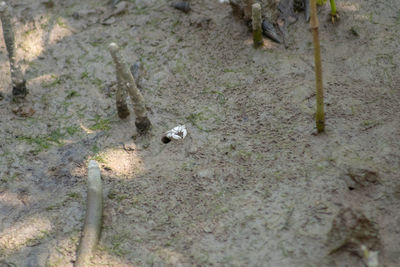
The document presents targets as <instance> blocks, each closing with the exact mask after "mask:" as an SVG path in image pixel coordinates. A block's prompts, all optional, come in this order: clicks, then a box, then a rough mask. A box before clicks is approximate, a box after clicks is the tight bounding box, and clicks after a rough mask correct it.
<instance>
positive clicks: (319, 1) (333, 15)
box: [317, 0, 339, 23]
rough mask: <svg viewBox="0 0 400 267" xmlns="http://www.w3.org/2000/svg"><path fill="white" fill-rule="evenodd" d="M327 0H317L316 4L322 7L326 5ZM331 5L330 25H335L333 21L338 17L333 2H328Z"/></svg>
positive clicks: (332, 0) (333, 0) (331, 0)
mask: <svg viewBox="0 0 400 267" xmlns="http://www.w3.org/2000/svg"><path fill="white" fill-rule="evenodd" d="M326 1H327V0H317V4H318V5H320V6H322V5H324V4H325V3H326ZM329 1H330V4H331V18H332V23H335V19H338V18H339V15H338V14H337V12H336V3H335V0H329Z"/></svg>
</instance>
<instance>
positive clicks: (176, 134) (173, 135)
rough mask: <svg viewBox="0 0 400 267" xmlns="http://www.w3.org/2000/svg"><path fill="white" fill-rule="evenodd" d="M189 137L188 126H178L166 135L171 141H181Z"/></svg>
mask: <svg viewBox="0 0 400 267" xmlns="http://www.w3.org/2000/svg"><path fill="white" fill-rule="evenodd" d="M186 135H187V131H186V126H185V125H178V126H176V127H175V128H173V129H171V130H169V131H168V132H166V133H165V136H166V137H168V138H169V139H175V140H181V139H183V138H185V137H186Z"/></svg>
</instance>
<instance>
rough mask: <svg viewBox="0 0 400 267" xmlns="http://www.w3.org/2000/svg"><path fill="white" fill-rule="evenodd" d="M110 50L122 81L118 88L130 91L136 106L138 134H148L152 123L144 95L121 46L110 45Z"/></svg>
mask: <svg viewBox="0 0 400 267" xmlns="http://www.w3.org/2000/svg"><path fill="white" fill-rule="evenodd" d="M108 48H109V50H110V53H111V56H112V58H113V59H114V62H115V65H116V73H117V79H119V80H120V81H121V82H120V84H118V86H119V87H121V89H119V90H125V91H128V93H129V95H130V97H131V100H132V102H133V105H134V106H133V110H134V112H135V115H136V121H135V125H136V128H137V129H138V132H140V133H146V132H147V131H148V130H149V129H150V127H151V123H150V120H149V119H148V118H147V112H146V105H145V103H144V98H143V95H142V94H141V93H140V91H139V90H138V88H137V86H136V82H135V79H134V78H133V76H132V73H131V72H130V70H129V67H128V65H127V64H126V62H125V61H124V59H123V58H122V56H121V54H120V52H119V46H118V45H117V44H116V43H110V45H109V46H108ZM118 77H119V78H118Z"/></svg>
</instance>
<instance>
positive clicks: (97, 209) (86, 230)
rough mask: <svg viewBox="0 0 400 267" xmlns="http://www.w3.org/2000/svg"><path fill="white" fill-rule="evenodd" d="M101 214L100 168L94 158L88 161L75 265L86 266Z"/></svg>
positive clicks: (95, 243)
mask: <svg viewBox="0 0 400 267" xmlns="http://www.w3.org/2000/svg"><path fill="white" fill-rule="evenodd" d="M102 215H103V185H102V182H101V177H100V168H99V165H98V163H97V162H96V161H95V160H91V161H89V166H88V191H87V200H86V216H85V224H84V226H83V233H82V237H81V241H80V243H79V248H78V253H77V259H76V263H75V266H76V267H86V266H88V264H89V262H90V258H91V257H92V253H93V250H94V249H95V247H96V245H97V242H98V241H99V238H100V230H101V217H102Z"/></svg>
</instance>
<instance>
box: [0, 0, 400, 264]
mask: <svg viewBox="0 0 400 267" xmlns="http://www.w3.org/2000/svg"><path fill="white" fill-rule="evenodd" d="M11 5H12V6H13V8H14V13H15V18H14V19H15V23H16V42H17V47H18V49H17V54H18V59H19V61H20V63H21V66H22V69H23V70H24V72H25V73H26V79H27V87H28V89H29V95H28V96H27V98H26V100H25V101H24V102H23V103H13V102H12V101H11V90H12V88H11V85H10V71H9V63H8V59H7V53H6V49H5V45H4V42H1V43H2V47H1V50H0V52H1V54H0V68H1V72H0V75H1V76H0V90H1V93H3V94H4V96H5V97H4V99H3V100H1V101H0V121H1V125H2V126H1V128H0V131H1V136H2V138H1V140H0V147H1V154H0V175H1V177H0V179H1V180H0V265H1V266H72V265H73V262H74V260H75V257H76V254H75V253H76V248H77V245H78V242H79V237H80V232H81V229H82V224H83V218H84V207H85V201H86V174H87V161H88V159H95V160H97V161H98V162H100V163H101V166H102V178H103V182H104V188H105V207H104V222H103V231H102V236H101V240H100V243H99V246H98V250H97V252H96V255H95V256H94V258H93V260H92V261H93V266H151V265H155V266H164V265H165V266H193V265H201V266H208V265H214V266H365V263H364V261H363V259H362V258H361V257H360V255H359V254H357V253H354V250H350V249H347V248H346V247H349V246H346V244H350V243H349V242H351V244H352V245H353V247H354V244H355V245H356V246H358V245H361V243H362V242H365V245H366V246H369V243H371V246H370V247H369V248H370V249H373V250H377V251H378V252H379V261H380V263H381V264H382V266H400V264H399V262H400V244H399V240H400V213H399V210H400V179H399V177H400V165H399V164H400V119H399V114H400V105H399V103H400V89H399V84H400V78H399V77H400V75H399V73H400V70H399V64H400V53H399V51H400V41H399V39H400V1H398V0H387V1H372V0H368V1H367V0H352V1H341V0H338V1H337V5H338V11H339V13H340V22H339V23H337V24H335V25H332V23H331V22H330V21H329V4H328V5H326V6H324V7H322V8H321V9H320V14H319V17H320V32H321V34H320V37H321V48H322V57H323V70H324V86H325V101H326V123H327V125H326V133H325V134H321V135H315V123H314V120H313V114H314V107H315V95H314V93H313V92H314V88H315V81H314V72H313V65H314V61H313V53H312V52H313V50H312V43H311V33H310V31H309V25H308V24H306V23H305V21H304V17H303V14H299V20H298V22H297V23H295V24H293V25H292V26H290V27H289V33H288V34H289V36H290V38H289V48H288V49H285V48H284V47H283V46H282V45H277V44H275V43H272V42H270V41H268V40H265V43H264V47H263V48H262V49H258V50H256V49H254V48H253V47H252V44H251V34H250V33H249V32H248V29H247V27H246V26H245V25H243V23H242V22H240V21H237V20H235V19H234V17H233V16H232V12H231V8H230V6H229V5H228V4H226V3H225V4H220V3H218V1H211V0H207V1H193V3H192V11H191V12H190V13H188V14H185V13H183V12H181V11H178V10H176V9H173V8H171V7H170V6H169V3H167V2H165V1H160V0H136V1H130V2H128V5H129V6H128V8H127V10H126V12H125V13H123V14H118V15H114V16H111V17H110V18H108V19H106V20H105V22H106V23H109V25H103V24H102V23H101V22H102V21H103V19H105V18H106V17H107V16H106V15H107V14H109V12H111V11H112V8H111V5H110V4H109V3H107V1H105V0H102V1H97V0H88V1H72V0H66V1H61V0H55V1H54V7H46V5H44V4H42V3H40V1H35V0H14V1H11ZM48 6H49V5H48ZM78 11H79V12H80V13H81V16H80V17H79V18H76V16H73V14H74V13H75V12H78ZM89 11H90V12H89ZM74 17H75V18H74ZM112 41H114V42H117V43H118V44H119V45H120V46H121V47H122V54H123V55H124V56H125V57H126V60H127V61H128V62H129V63H130V64H133V63H134V62H135V61H137V60H140V61H141V62H142V64H143V66H144V74H143V79H142V81H141V83H142V92H143V95H144V97H145V99H146V101H147V105H148V107H149V110H150V119H151V122H152V124H153V128H152V130H151V133H150V134H149V135H147V136H138V135H137V134H136V130H135V124H134V122H135V119H134V114H133V112H131V115H130V117H128V118H127V119H125V120H120V119H119V118H118V116H117V111H116V107H115V86H113V84H115V80H116V78H115V69H114V63H113V62H112V59H111V56H110V55H109V53H108V50H107V46H108V44H109V43H110V42H112ZM130 107H131V106H130ZM131 110H132V109H131ZM178 124H185V125H186V126H187V129H188V133H189V135H188V137H186V138H185V139H184V140H183V141H179V142H170V143H168V144H163V143H162V142H161V141H160V139H161V137H162V134H163V133H164V132H165V131H167V130H169V129H171V128H173V127H174V126H176V125H178ZM344 209H345V211H347V210H348V209H350V210H353V211H352V212H350V213H348V214H352V215H351V216H353V217H354V218H355V219H354V220H352V221H351V218H350V219H349V220H350V221H349V222H348V223H347V224H346V223H344V224H341V223H340V222H341V221H343V220H341V218H340V216H342V215H340V216H339V217H338V214H345V213H343V212H342V211H343V210H344ZM354 211H357V212H354ZM357 214H362V215H357ZM343 216H346V215H343ZM357 216H359V217H357ZM334 221H335V223H334V224H332V222H334ZM358 221H360V224H359V225H361V226H357V225H358ZM332 225H334V226H332ZM346 225H347V226H346ZM364 226H365V227H369V230H365V231H367V232H368V234H369V235H362V234H361V237H366V236H373V241H374V242H373V244H372V242H369V239H368V238H367V240H365V238H364V239H363V238H361V237H360V229H361V230H363V228H362V227H364ZM343 227H344V228H346V227H347V228H346V229H345V230H343V232H341V231H342V229H341V228H343ZM353 228H354V229H355V230H354V229H353ZM331 230H332V231H333V232H337V231H339V232H340V233H339V234H337V235H336V234H332V231H331ZM354 232H356V234H354ZM329 233H330V234H329ZM351 233H353V234H351ZM335 236H339V237H337V238H336V239H334V240H332V237H333V238H335ZM349 236H350V237H351V238H350V237H349ZM357 238H358V239H357ZM350 239H351V240H350ZM356 239H357V240H358V241H357V240H356ZM349 240H350V241H349ZM363 240H364V241H363ZM356 241H357V242H356ZM360 242H361V243H360ZM363 244H364V243H363Z"/></svg>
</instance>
